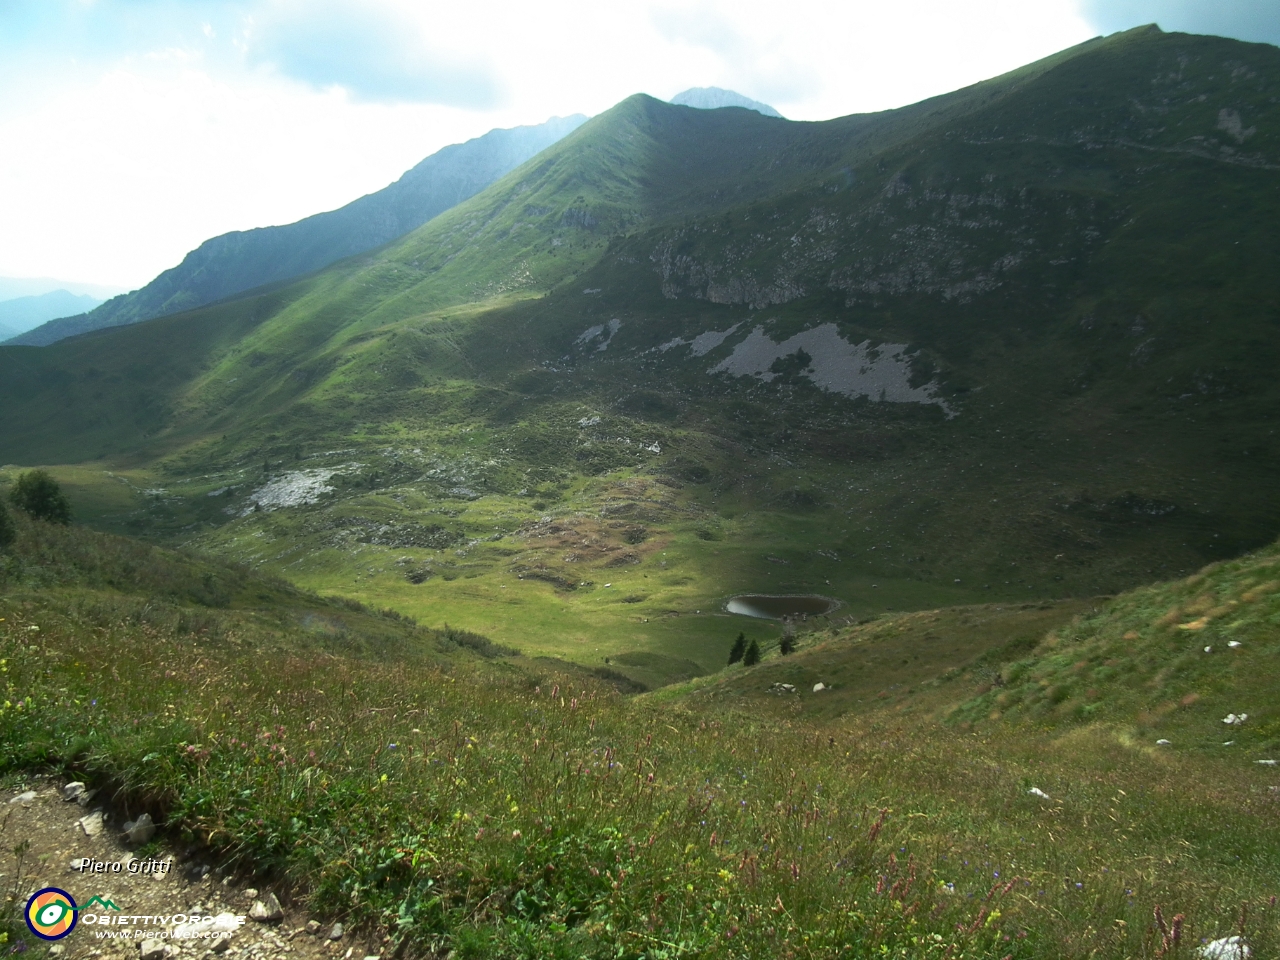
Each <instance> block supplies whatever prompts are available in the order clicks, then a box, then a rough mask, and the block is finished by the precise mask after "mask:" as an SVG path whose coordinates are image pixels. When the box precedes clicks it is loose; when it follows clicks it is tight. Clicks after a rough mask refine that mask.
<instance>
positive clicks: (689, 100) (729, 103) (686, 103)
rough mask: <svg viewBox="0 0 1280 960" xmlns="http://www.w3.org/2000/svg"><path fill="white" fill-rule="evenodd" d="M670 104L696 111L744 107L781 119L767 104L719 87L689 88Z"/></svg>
mask: <svg viewBox="0 0 1280 960" xmlns="http://www.w3.org/2000/svg"><path fill="white" fill-rule="evenodd" d="M670 102H671V103H673V104H675V105H676V106H678V107H694V108H696V109H698V110H718V109H720V108H721V107H746V108H747V109H748V110H754V111H755V112H756V113H763V114H764V115H765V116H766V117H781V116H782V114H780V113H779V112H778V111H777V110H775V109H773V107H771V106H769V105H768V104H767V103H761V102H760V101H759V100H752V99H751V98H750V97H744V96H743V95H742V94H740V93H736V92H734V91H733V90H724V89H722V88H720V87H690V88H689V89H688V90H686V91H684V93H677V94H676V95H675V96H674V97H672V98H671V100H670Z"/></svg>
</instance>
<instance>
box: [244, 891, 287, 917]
mask: <svg viewBox="0 0 1280 960" xmlns="http://www.w3.org/2000/svg"><path fill="white" fill-rule="evenodd" d="M249 916H250V917H252V918H253V919H254V920H257V921H259V922H260V923H274V922H275V921H277V920H280V919H282V918H283V917H284V908H283V907H282V906H280V901H279V900H277V899H276V895H275V894H274V893H268V894H267V895H266V896H265V897H263V898H261V899H260V900H255V901H253V906H252V907H250V908H249Z"/></svg>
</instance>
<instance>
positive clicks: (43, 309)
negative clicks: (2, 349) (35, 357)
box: [0, 290, 102, 336]
mask: <svg viewBox="0 0 1280 960" xmlns="http://www.w3.org/2000/svg"><path fill="white" fill-rule="evenodd" d="M100 303H102V301H101V300H99V299H98V298H97V297H90V296H76V295H75V294H74V293H70V292H69V291H66V290H53V291H51V292H49V293H44V294H41V295H40V296H35V297H17V298H15V299H13V300H4V301H0V325H3V326H5V327H8V328H9V329H10V330H12V331H13V333H11V334H10V335H9V336H16V335H17V334H20V333H23V332H24V331H26V330H30V329H31V328H32V327H38V326H39V325H40V324H42V323H44V322H46V321H48V320H52V319H54V318H55V317H70V316H72V315H74V314H77V313H84V312H85V311H86V310H92V309H93V308H94V307H96V306H97V305H98V304H100Z"/></svg>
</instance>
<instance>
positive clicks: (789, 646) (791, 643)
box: [778, 633, 796, 657]
mask: <svg viewBox="0 0 1280 960" xmlns="http://www.w3.org/2000/svg"><path fill="white" fill-rule="evenodd" d="M795 648H796V638H795V635H794V634H790V633H784V634H783V635H782V642H781V643H780V644H778V652H779V653H781V654H782V655H783V656H784V657H785V656H786V655H787V654H789V653H790V652H791V651H792V650H794V649H795Z"/></svg>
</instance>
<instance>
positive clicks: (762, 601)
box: [725, 593, 840, 620]
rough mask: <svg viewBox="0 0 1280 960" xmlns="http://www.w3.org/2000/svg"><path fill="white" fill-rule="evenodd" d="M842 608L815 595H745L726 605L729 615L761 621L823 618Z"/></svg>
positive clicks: (836, 603) (837, 601) (837, 602)
mask: <svg viewBox="0 0 1280 960" xmlns="http://www.w3.org/2000/svg"><path fill="white" fill-rule="evenodd" d="M839 606H840V601H839V600H832V599H831V598H830V597H821V596H818V595H817V594H814V593H804V594H764V593H743V594H739V595H738V596H736V597H731V598H730V599H729V602H728V603H727V604H725V609H726V610H727V611H729V613H738V614H741V615H742V616H744V617H755V618H757V619H759V620H781V619H783V618H784V617H798V616H814V617H817V616H822V615H823V614H827V613H831V612H832V611H833V610H835V609H836V608H838V607H839Z"/></svg>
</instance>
